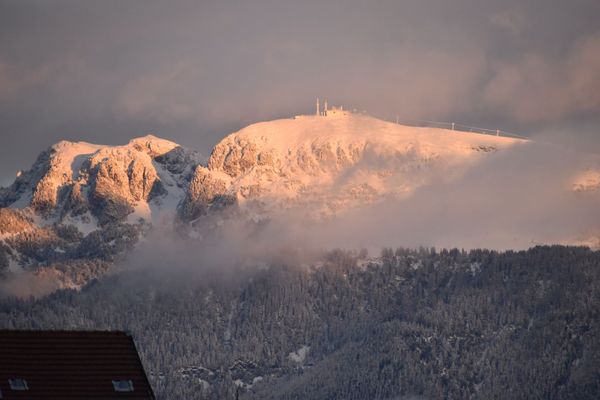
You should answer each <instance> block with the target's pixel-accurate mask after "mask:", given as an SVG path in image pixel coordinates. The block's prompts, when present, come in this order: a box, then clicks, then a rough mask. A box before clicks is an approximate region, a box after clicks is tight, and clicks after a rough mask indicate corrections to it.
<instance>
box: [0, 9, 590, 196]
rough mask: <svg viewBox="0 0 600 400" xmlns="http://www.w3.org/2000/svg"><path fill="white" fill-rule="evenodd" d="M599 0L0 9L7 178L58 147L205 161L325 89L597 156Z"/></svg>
mask: <svg viewBox="0 0 600 400" xmlns="http://www.w3.org/2000/svg"><path fill="white" fill-rule="evenodd" d="M598 21H600V2H598V1H597V0H572V1H569V2H565V1H563V0H532V1H513V0H508V1H490V0H487V1H486V0H454V1H447V0H404V1H401V0H390V1H364V0H361V1H353V0H349V1H327V0H322V1H312V0H306V1H287V0H277V1H275V0H273V1H265V0H253V1H235V2H234V1H194V2H192V1H190V2H185V1H179V2H178V1H164V2H154V1H110V0H109V1H81V0H78V1H26V0H5V1H3V2H1V3H0V135H2V136H1V139H2V140H1V147H0V148H1V149H2V153H1V157H0V184H4V185H5V184H8V183H9V181H10V180H11V179H12V177H14V174H15V172H16V171H17V170H18V169H23V168H28V167H29V166H30V165H31V163H32V162H33V160H34V158H35V156H36V155H37V154H38V153H39V152H40V151H41V150H42V149H43V148H45V147H47V146H48V145H50V144H52V143H54V142H56V141H58V140H60V139H69V140H87V141H92V142H97V143H108V144H117V143H125V142H127V141H128V140H129V139H130V138H131V137H135V136H140V135H144V134H146V133H155V134H157V135H159V136H161V137H165V138H169V139H172V140H174V141H176V142H179V143H181V144H184V145H188V146H192V147H195V148H197V149H199V150H200V151H202V152H204V153H208V152H209V151H210V149H211V147H212V145H214V143H216V141H218V139H219V138H221V137H222V136H224V135H225V134H227V133H230V132H231V131H234V130H237V129H239V128H241V127H242V126H244V125H246V124H249V123H252V122H255V121H260V120H265V119H272V118H277V117H285V116H289V115H294V114H300V113H307V112H311V111H312V107H313V106H312V103H313V101H314V97H315V96H317V95H318V96H321V97H322V98H324V97H327V98H328V99H329V100H330V103H335V104H338V103H341V104H344V105H346V106H348V107H351V108H357V109H361V110H367V111H369V112H370V113H372V114H374V115H377V116H382V117H392V116H394V115H397V114H399V115H402V116H405V117H409V118H428V119H434V120H446V121H447V120H452V121H457V122H462V123H469V124H476V125H482V126H486V127H490V128H501V129H504V130H509V131H518V132H521V133H524V134H530V133H537V132H545V131H551V132H554V133H556V132H558V134H557V137H560V138H562V141H563V142H564V143H569V144H573V143H581V144H582V145H581V147H585V148H586V149H589V150H592V151H599V152H600V22H598Z"/></svg>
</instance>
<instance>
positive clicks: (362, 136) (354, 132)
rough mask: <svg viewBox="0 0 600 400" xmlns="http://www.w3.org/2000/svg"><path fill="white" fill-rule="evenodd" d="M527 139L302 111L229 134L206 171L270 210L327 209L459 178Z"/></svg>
mask: <svg viewBox="0 0 600 400" xmlns="http://www.w3.org/2000/svg"><path fill="white" fill-rule="evenodd" d="M521 142H524V141H523V140H521V139H513V138H506V137H496V136H490V135H482V134H474V133H465V132H458V131H451V130H445V129H438V128H417V127H409V126H402V125H397V124H393V123H389V122H385V121H381V120H378V119H375V118H372V117H369V116H365V115H356V114H349V115H340V116H335V117H329V116H328V117H321V116H299V117H296V118H293V119H281V120H276V121H269V122H262V123H257V124H254V125H250V126H248V127H246V128H244V129H242V130H240V131H238V132H236V133H233V134H231V135H229V136H227V137H226V138H224V139H223V140H222V141H221V142H220V143H219V144H217V146H215V149H214V150H213V152H212V154H211V157H210V159H209V161H208V171H202V173H209V174H210V176H211V178H212V179H213V180H216V181H220V182H222V183H223V184H224V185H225V186H226V187H227V188H228V190H227V193H228V194H229V195H232V196H235V198H236V199H237V201H238V202H239V203H240V204H241V205H244V204H245V203H250V204H247V206H255V205H256V204H257V203H258V204H260V206H261V207H262V208H263V209H264V207H265V206H266V208H267V210H269V211H270V209H271V208H272V207H273V206H274V205H284V206H285V205H289V204H301V203H306V204H310V205H311V207H313V208H314V209H315V213H316V214H318V215H328V214H331V213H336V212H339V211H343V210H345V209H347V208H348V207H352V206H354V205H358V204H361V203H365V202H372V201H375V200H377V199H380V198H382V197H385V196H396V197H403V196H408V195H410V194H411V193H412V192H413V191H414V190H415V189H416V188H418V187H420V186H422V185H424V184H426V183H432V182H435V181H436V180H438V181H448V180H452V179H455V178H456V177H458V176H460V175H462V173H463V172H464V171H465V170H466V169H467V168H469V167H470V166H472V165H473V164H474V163H476V162H477V161H478V160H479V159H481V158H482V157H483V156H485V155H486V154H487V153H490V152H494V151H497V150H500V149H503V148H507V147H510V146H513V145H515V144H517V143H521ZM259 208H260V207H259Z"/></svg>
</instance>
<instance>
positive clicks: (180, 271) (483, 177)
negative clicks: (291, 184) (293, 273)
mask: <svg viewBox="0 0 600 400" xmlns="http://www.w3.org/2000/svg"><path fill="white" fill-rule="evenodd" d="M550 138H553V136H551V137H550ZM536 139H537V140H538V141H533V142H528V143H524V144H519V145H516V146H514V147H512V148H510V149H506V150H503V151H498V152H496V153H494V154H492V155H488V156H486V157H483V158H482V161H481V162H479V163H478V164H477V165H475V166H474V167H472V168H470V169H469V170H467V171H466V172H465V173H464V174H463V175H462V176H460V177H456V178H453V179H451V180H450V181H448V180H443V179H435V180H433V181H432V182H431V183H430V184H427V185H425V186H422V187H420V188H418V189H417V190H416V191H415V192H414V193H413V194H412V195H410V196H408V197H406V198H402V199H398V198H388V199H385V200H382V201H379V202H376V203H373V204H371V205H368V206H362V207H357V208H353V209H351V210H349V211H347V212H344V213H341V214H339V215H336V216H334V217H330V218H325V219H321V220H319V219H315V218H314V213H313V211H314V208H313V207H312V206H310V205H309V206H306V205H303V206H298V207H295V208H292V209H287V210H285V211H284V212H279V213H275V214H274V215H273V216H272V217H271V218H270V219H269V220H268V221H262V222H260V223H254V222H248V221H247V220H243V219H240V218H232V219H224V220H221V218H220V217H214V218H216V219H218V220H219V221H220V222H219V223H218V224H217V223H215V220H212V218H208V219H206V220H204V221H201V222H200V223H201V224H203V225H210V226H213V227H214V228H211V229H210V230H206V231H205V232H203V234H204V236H203V238H202V239H201V240H197V239H189V238H187V237H186V236H185V235H184V236H183V237H182V236H181V235H178V234H175V233H174V232H167V231H165V230H164V229H162V228H159V229H157V230H156V231H155V232H154V233H153V234H152V235H150V236H149V237H148V238H147V239H145V241H144V243H142V244H141V245H140V246H139V247H138V248H137V249H136V251H134V252H133V253H132V254H131V255H129V256H128V257H127V258H126V260H125V261H124V262H123V264H122V267H123V268H125V269H134V270H135V269H150V270H152V271H154V272H158V273H159V276H162V273H161V272H168V274H169V275H170V276H184V277H186V279H187V278H188V277H190V276H200V277H202V279H205V278H206V277H211V276H212V277H215V276H228V277H230V278H233V277H235V276H236V275H237V274H238V273H239V272H241V271H248V270H249V269H252V268H256V267H259V268H263V267H266V266H268V265H277V264H286V265H298V266H300V265H304V266H306V265H315V263H317V262H318V261H322V260H323V257H324V255H325V254H326V252H327V251H331V250H333V249H337V248H339V249H344V250H348V251H353V252H355V253H358V251H360V250H361V249H363V248H365V249H368V251H369V254H371V256H378V255H379V253H380V251H381V249H382V248H383V247H391V248H397V247H409V248H416V247H418V246H426V247H432V246H433V247H436V248H438V249H441V248H455V247H457V248H462V249H474V248H488V249H496V250H501V251H502V250H509V249H511V250H519V249H527V248H529V247H531V246H535V245H542V244H568V245H595V246H598V244H599V243H600V240H599V238H600V229H599V227H600V213H599V212H598V205H599V204H600V193H599V192H598V191H597V190H596V191H591V192H577V191H574V190H573V182H574V181H575V179H576V177H577V176H578V175H579V174H580V173H581V171H585V170H586V169H588V168H592V167H596V168H597V167H598V166H600V158H599V157H598V156H597V155H593V154H586V153H581V152H578V151H572V150H565V149H564V148H563V147H562V146H557V145H554V144H548V143H547V139H548V136H547V135H545V134H541V135H538V136H537V137H536ZM363 162H365V163H373V166H374V167H378V168H379V167H381V165H382V163H385V162H386V161H385V160H382V159H369V158H366V159H365V160H364V161H363ZM361 167H362V168H365V167H368V166H366V165H361ZM440 168H441V167H440ZM446 173H447V172H446V171H443V170H437V171H432V172H431V175H433V176H435V175H440V176H442V175H444V174H446ZM340 179H345V177H344V174H340ZM337 186H341V185H337V183H334V184H333V186H332V187H337ZM194 272H201V273H200V274H195V273H194Z"/></svg>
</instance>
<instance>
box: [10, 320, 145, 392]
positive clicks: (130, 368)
mask: <svg viewBox="0 0 600 400" xmlns="http://www.w3.org/2000/svg"><path fill="white" fill-rule="evenodd" d="M9 379H24V380H25V381H26V382H27V387H28V390H23V391H15V390H12V389H11V388H10V385H9ZM113 380H117V381H118V380H125V381H129V380H131V382H132V383H133V389H134V390H133V392H117V391H115V388H114V386H113V383H112V381H113ZM0 390H2V392H1V396H0V398H2V399H3V400H4V399H28V400H36V399H96V400H98V399H154V394H153V393H152V388H151V387H150V384H149V382H148V379H147V377H146V373H145V372H144V367H143V366H142V363H141V361H140V358H139V356H138V353H137V350H136V348H135V343H134V342H133V338H132V337H131V336H130V335H128V334H126V333H124V332H108V331H93V332H82V331H5V330H0Z"/></svg>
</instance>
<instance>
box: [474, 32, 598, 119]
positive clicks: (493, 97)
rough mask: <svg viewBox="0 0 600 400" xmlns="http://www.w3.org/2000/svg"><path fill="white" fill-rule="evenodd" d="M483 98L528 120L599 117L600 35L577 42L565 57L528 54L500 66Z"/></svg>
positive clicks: (507, 112) (492, 105)
mask: <svg viewBox="0 0 600 400" xmlns="http://www.w3.org/2000/svg"><path fill="white" fill-rule="evenodd" d="M484 99H485V101H486V102H488V104H489V106H490V107H498V108H499V109H500V110H502V111H503V112H504V113H506V114H509V115H510V116H512V117H514V118H516V119H517V120H520V121H524V122H559V121H561V120H563V119H565V118H566V117H574V116H585V115H590V114H592V115H593V114H598V113H600V32H597V33H595V34H593V35H589V36H585V37H582V38H580V39H579V40H577V41H576V42H575V43H574V45H573V46H572V48H571V49H570V51H569V52H568V53H567V55H566V56H564V57H562V56H558V57H554V58H553V57H549V56H544V55H542V54H538V53H528V54H525V55H523V56H522V57H520V58H519V59H518V60H517V61H515V62H511V63H498V64H497V66H496V67H495V68H494V75H493V77H492V78H491V79H490V81H489V82H488V84H487V86H486V87H485V91H484Z"/></svg>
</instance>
